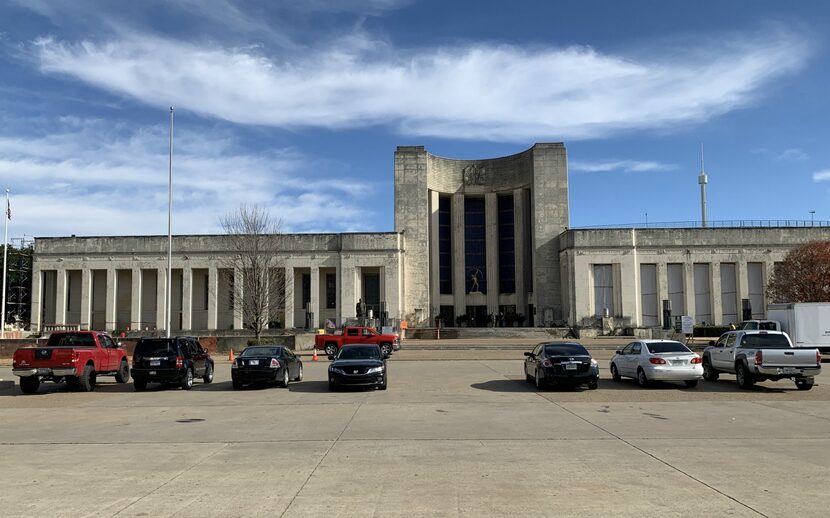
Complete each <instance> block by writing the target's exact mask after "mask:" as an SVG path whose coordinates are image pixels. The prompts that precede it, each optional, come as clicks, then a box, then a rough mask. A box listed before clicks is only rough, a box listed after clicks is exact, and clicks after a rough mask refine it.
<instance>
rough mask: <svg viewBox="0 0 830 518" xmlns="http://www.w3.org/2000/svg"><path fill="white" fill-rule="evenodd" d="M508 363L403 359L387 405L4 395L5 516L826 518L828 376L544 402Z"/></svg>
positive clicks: (616, 387)
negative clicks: (800, 386) (801, 386)
mask: <svg viewBox="0 0 830 518" xmlns="http://www.w3.org/2000/svg"><path fill="white" fill-rule="evenodd" d="M496 353H498V352H497V351H496V352H488V356H487V357H484V358H481V359H478V358H474V357H471V358H467V359H456V360H452V361H450V360H441V361H435V360H430V359H428V358H429V355H430V353H427V352H424V353H420V354H415V353H410V354H409V355H408V358H406V360H407V361H403V360H397V359H396V358H399V357H400V356H396V358H393V360H392V361H391V362H390V365H389V373H390V377H389V389H388V390H387V391H354V392H338V393H329V392H328V386H327V382H326V367H327V362H326V361H321V362H316V363H313V362H310V361H306V362H305V380H304V381H303V382H300V383H294V384H291V385H290V386H289V388H288V389H280V388H251V389H246V390H241V391H234V390H232V389H231V386H230V366H229V364H228V363H227V362H218V363H217V376H216V380H215V382H214V383H213V384H210V385H204V384H201V383H200V382H197V384H196V385H195V386H194V388H193V390H191V391H189V392H185V391H182V390H179V389H167V388H160V387H158V388H157V387H156V386H154V385H151V386H150V390H148V391H147V392H142V393H136V392H134V391H133V390H132V385H131V384H127V385H118V384H115V383H113V382H108V381H106V380H104V382H103V383H101V385H100V386H99V388H98V389H97V390H96V391H95V392H92V393H72V392H68V391H67V390H66V387H65V385H63V384H58V385H55V384H49V383H46V384H44V385H43V386H42V387H41V390H40V393H39V394H38V395H34V396H23V395H21V394H20V392H19V390H18V389H17V388H15V389H13V390H3V391H0V423H1V424H0V431H2V433H1V434H0V488H2V491H0V515H2V516H42V515H51V516H79V515H89V516H116V515H117V516H154V517H155V516H173V515H176V516H202V517H204V516H320V515H328V516H436V515H440V516H504V515H513V516H520V515H521V516H525V515H529V514H534V515H542V516H553V515H556V516H610V515H619V516H655V517H656V516H660V517H662V516H711V515H725V514H729V515H734V516H793V515H799V516H825V515H826V505H825V504H824V502H823V497H824V485H825V483H826V480H827V479H828V476H830V382H828V383H827V384H825V380H828V379H830V377H828V375H826V374H823V375H821V376H820V377H819V379H818V381H817V385H816V387H815V388H814V389H813V390H811V391H809V392H800V391H797V390H796V389H795V386H794V384H793V383H792V382H789V381H781V382H777V383H773V382H766V383H762V384H760V385H759V386H758V387H756V388H755V389H753V390H749V391H742V390H739V389H738V388H737V387H736V385H735V383H734V379H733V377H731V376H723V377H722V378H721V380H720V381H718V382H717V383H708V382H701V383H700V385H699V386H698V387H697V388H695V389H688V388H685V387H683V386H682V385H680V384H671V383H665V384H657V385H655V386H654V387H651V388H648V389H641V388H639V387H637V386H636V385H635V384H634V382H633V381H623V382H620V383H615V382H613V381H611V380H610V379H608V373H607V370H605V369H603V371H602V379H601V381H600V386H599V389H598V390H583V389H580V390H546V391H541V392H537V391H536V390H535V389H534V388H533V387H532V386H531V385H530V384H527V383H525V382H524V376H523V372H522V361H521V359H520V358H521V353H520V351H503V352H502V353H499V354H498V356H497V357H501V356H502V355H503V356H504V357H508V358H510V357H511V355H512V357H513V358H516V359H512V360H499V359H496V358H494V357H493V356H496ZM401 356H403V355H401ZM517 357H518V358H517ZM603 367H607V362H604V364H603ZM8 371H9V369H8V368H0V378H3V377H5V378H9V377H10V372H8Z"/></svg>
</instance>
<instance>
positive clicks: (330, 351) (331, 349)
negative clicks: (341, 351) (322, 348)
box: [326, 344, 337, 356]
mask: <svg viewBox="0 0 830 518" xmlns="http://www.w3.org/2000/svg"><path fill="white" fill-rule="evenodd" d="M336 354H337V346H336V345H334V344H326V356H335V355H336Z"/></svg>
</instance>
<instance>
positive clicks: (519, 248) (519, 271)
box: [513, 189, 573, 316]
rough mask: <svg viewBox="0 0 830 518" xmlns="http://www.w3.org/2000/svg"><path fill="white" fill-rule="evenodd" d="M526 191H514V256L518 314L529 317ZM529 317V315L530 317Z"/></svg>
mask: <svg viewBox="0 0 830 518" xmlns="http://www.w3.org/2000/svg"><path fill="white" fill-rule="evenodd" d="M524 206H525V197H524V189H516V190H514V191H513V254H514V257H515V261H516V275H515V277H516V312H517V313H521V314H522V315H527V289H526V288H527V287H526V286H525V261H526V260H527V259H528V258H526V257H525V229H526V228H527V224H528V223H527V222H526V221H525V220H524V217H525V208H524ZM571 310H573V308H571ZM528 316H529V315H528Z"/></svg>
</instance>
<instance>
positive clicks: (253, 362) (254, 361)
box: [248, 360, 259, 365]
mask: <svg viewBox="0 0 830 518" xmlns="http://www.w3.org/2000/svg"><path fill="white" fill-rule="evenodd" d="M248 365H259V360H250V361H249V362H248Z"/></svg>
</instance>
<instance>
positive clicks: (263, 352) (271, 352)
mask: <svg viewBox="0 0 830 518" xmlns="http://www.w3.org/2000/svg"><path fill="white" fill-rule="evenodd" d="M279 355H280V348H279V347H248V348H247V349H245V350H244V351H242V354H240V355H239V356H279Z"/></svg>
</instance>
